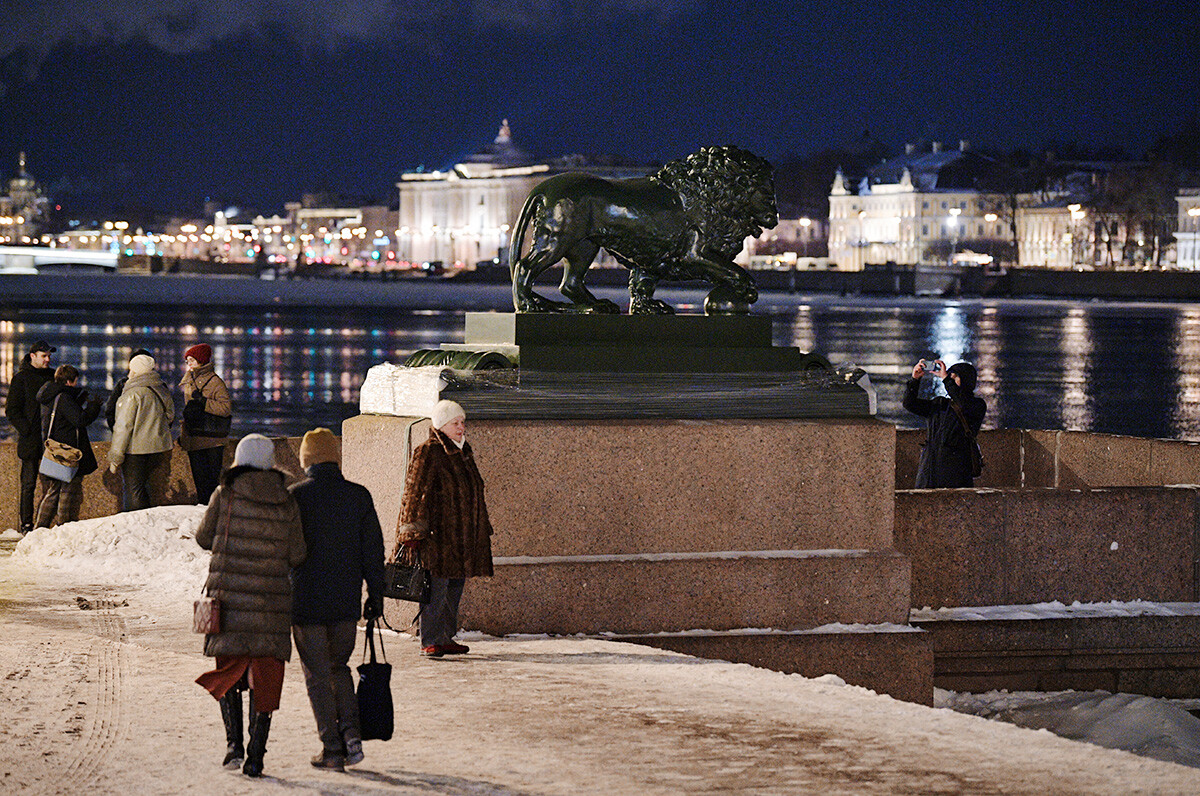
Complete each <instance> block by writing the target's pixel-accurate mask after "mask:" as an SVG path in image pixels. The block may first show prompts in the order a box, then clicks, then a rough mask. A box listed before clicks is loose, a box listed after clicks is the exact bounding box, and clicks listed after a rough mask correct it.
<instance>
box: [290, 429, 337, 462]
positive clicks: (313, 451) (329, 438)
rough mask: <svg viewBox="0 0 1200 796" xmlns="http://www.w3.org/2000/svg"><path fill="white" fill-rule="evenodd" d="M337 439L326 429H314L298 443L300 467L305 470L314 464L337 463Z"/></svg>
mask: <svg viewBox="0 0 1200 796" xmlns="http://www.w3.org/2000/svg"><path fill="white" fill-rule="evenodd" d="M340 447H341V446H340V445H339V444H338V438H337V437H335V436H333V432H332V431H330V430H329V429H327V428H314V429H313V430H312V431H309V432H307V433H305V435H304V439H302V440H301V441H300V466H301V467H303V468H304V469H305V470H307V469H308V468H309V467H312V466H313V465H314V464H322V463H324V462H339V461H340V460H341V458H342V457H341V450H340Z"/></svg>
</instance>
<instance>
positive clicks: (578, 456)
mask: <svg viewBox="0 0 1200 796" xmlns="http://www.w3.org/2000/svg"><path fill="white" fill-rule="evenodd" d="M342 434H343V450H344V452H345V454H344V469H345V472H346V476H347V477H348V478H350V479H352V480H356V481H359V482H360V483H362V484H365V485H366V486H367V487H368V488H369V489H370V490H371V493H372V494H373V495H374V496H375V505H376V509H377V510H378V512H379V519H380V522H381V523H382V524H383V527H384V533H385V535H387V536H389V537H390V536H391V535H392V534H394V531H395V525H396V518H397V517H398V516H399V511H400V497H401V494H402V492H403V487H404V472H405V469H406V467H407V463H408V457H409V455H410V452H411V449H412V448H413V447H415V446H416V445H419V444H420V443H421V442H422V441H424V440H425V438H426V437H427V436H428V434H429V421H428V420H426V419H422V418H400V417H389V416H382V415H359V416H358V417H353V418H350V419H348V420H346V421H344V422H343V423H342ZM468 439H469V440H470V441H471V444H472V448H473V449H474V451H475V458H476V461H477V463H478V465H479V469H480V473H481V474H482V476H483V480H484V483H485V484H486V486H487V502H488V510H489V512H490V514H491V519H492V525H493V526H494V527H495V529H496V535H495V536H494V537H493V539H492V546H493V552H494V554H495V555H498V556H564V555H566V556H573V555H608V554H614V555H619V554H629V553H688V552H711V551H724V550H828V549H835V550H886V549H890V548H891V547H892V525H893V494H892V473H893V470H894V464H893V454H894V451H895V438H894V430H893V427H892V426H891V425H889V424H887V423H881V422H878V421H875V420H868V419H849V420H836V421H835V420H811V421H800V420H756V421H752V420H741V421H733V420H714V421H687V420H657V421H650V420H628V421H618V420H612V421H570V420H568V421H529V420H517V421H504V420H471V421H470V428H469V431H468Z"/></svg>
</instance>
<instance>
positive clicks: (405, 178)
mask: <svg viewBox="0 0 1200 796" xmlns="http://www.w3.org/2000/svg"><path fill="white" fill-rule="evenodd" d="M655 170H656V167H655V166H650V165H635V164H630V163H625V162H621V161H619V160H618V159H616V158H589V157H584V156H582V155H568V156H564V157H558V158H552V159H542V158H537V157H535V156H533V155H531V154H530V153H528V152H526V151H525V150H523V149H521V148H520V147H518V146H517V145H516V144H515V143H514V142H513V137H512V130H511V128H510V127H509V124H508V120H507V119H505V120H504V122H503V123H502V124H501V125H500V131H499V132H498V133H497V134H496V138H495V140H494V141H493V142H492V143H491V145H490V146H488V147H486V148H485V149H484V150H483V151H481V152H478V153H476V154H474V155H471V156H469V157H467V158H466V159H465V160H463V162H461V163H456V164H454V166H453V167H451V168H449V169H447V170H446V171H432V172H424V171H416V172H407V173H405V174H403V175H401V177H400V182H399V183H397V187H398V188H399V196H400V206H399V218H398V222H397V224H396V256H397V259H398V260H400V261H402V262H405V261H407V262H412V263H429V262H441V263H443V264H444V265H446V266H453V265H456V264H458V265H464V266H474V265H475V264H476V263H479V262H484V261H489V260H490V261H494V262H498V263H501V264H506V263H507V262H508V246H509V234H510V232H511V229H512V227H511V225H512V224H514V223H515V221H516V218H517V215H518V214H519V213H520V212H521V205H522V204H524V202H525V197H526V196H528V194H529V191H530V190H531V189H532V188H533V187H534V186H535V185H537V184H538V183H540V182H541V181H542V180H544V179H546V178H547V177H550V176H553V175H555V174H559V173H562V172H566V171H581V172H586V173H588V174H594V175H596V176H598V177H605V178H607V179H625V178H630V177H644V176H646V175H647V174H651V173H653V172H654V171H655Z"/></svg>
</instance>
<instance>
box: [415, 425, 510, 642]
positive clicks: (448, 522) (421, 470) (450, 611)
mask: <svg viewBox="0 0 1200 796" xmlns="http://www.w3.org/2000/svg"><path fill="white" fill-rule="evenodd" d="M432 420H433V432H432V433H431V434H430V435H429V439H427V440H426V441H425V442H423V443H421V445H419V446H418V447H417V449H416V450H415V451H413V457H412V461H411V462H410V463H409V465H408V477H407V478H406V479H405V483H404V497H403V499H402V500H401V503H400V520H399V524H398V527H397V529H396V541H397V543H398V544H402V545H404V546H405V547H406V548H410V549H413V550H415V551H417V552H418V553H419V555H420V559H421V563H422V564H423V565H424V566H425V567H426V568H427V569H428V570H429V575H430V580H431V585H432V588H431V589H430V600H429V602H428V603H426V604H424V605H422V606H421V618H420V628H421V652H422V654H424V655H426V656H428V657H431V658H440V657H442V656H443V655H462V654H463V653H466V652H468V651H469V650H468V649H467V646H466V645H465V644H459V643H457V642H456V641H455V640H454V634H455V633H456V632H457V631H458V606H459V602H460V600H461V599H462V593H463V586H464V584H465V583H466V579H467V578H473V577H479V576H484V577H490V576H491V575H492V539H491V537H492V524H491V522H490V521H489V520H488V513H487V505H486V504H485V503H484V497H483V478H481V477H480V475H479V468H478V467H476V466H475V456H474V454H473V453H472V451H471V446H470V445H469V444H468V443H467V441H466V432H467V425H466V420H467V418H466V413H465V412H463V409H462V407H461V406H459V405H458V404H456V403H455V402H454V401H438V403H437V404H436V405H435V406H434V408H433V412H432Z"/></svg>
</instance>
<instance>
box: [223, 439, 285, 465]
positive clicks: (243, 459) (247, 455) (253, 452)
mask: <svg viewBox="0 0 1200 796" xmlns="http://www.w3.org/2000/svg"><path fill="white" fill-rule="evenodd" d="M233 466H234V467H242V466H246V467H254V468H256V469H258V470H270V469H272V468H273V467H274V466H275V443H274V442H272V441H271V440H270V439H268V438H267V437H264V436H263V435H262V434H247V435H246V436H244V437H242V441H241V442H239V443H238V444H237V450H236V451H234V453H233Z"/></svg>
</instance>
